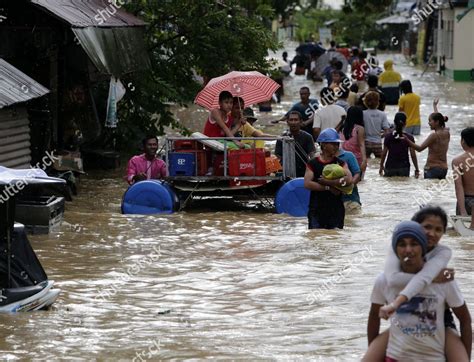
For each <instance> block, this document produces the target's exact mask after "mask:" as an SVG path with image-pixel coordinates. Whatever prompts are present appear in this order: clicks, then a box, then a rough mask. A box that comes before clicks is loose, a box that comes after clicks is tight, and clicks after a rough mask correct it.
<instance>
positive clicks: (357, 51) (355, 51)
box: [352, 48, 359, 57]
mask: <svg viewBox="0 0 474 362" xmlns="http://www.w3.org/2000/svg"><path fill="white" fill-rule="evenodd" d="M352 55H353V56H355V57H357V56H358V55H359V49H357V48H355V49H352Z"/></svg>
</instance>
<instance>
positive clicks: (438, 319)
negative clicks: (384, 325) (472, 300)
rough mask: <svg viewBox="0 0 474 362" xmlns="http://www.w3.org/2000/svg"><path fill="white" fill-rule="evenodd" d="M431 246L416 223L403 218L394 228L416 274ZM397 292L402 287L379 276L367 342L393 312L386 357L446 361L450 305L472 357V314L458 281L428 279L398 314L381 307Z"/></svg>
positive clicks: (395, 243)
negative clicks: (445, 313)
mask: <svg viewBox="0 0 474 362" xmlns="http://www.w3.org/2000/svg"><path fill="white" fill-rule="evenodd" d="M427 245H428V240H427V237H426V234H425V231H424V229H423V227H422V226H421V225H420V224H419V223H417V222H414V221H403V222H401V223H400V224H398V225H397V226H396V228H395V230H394V232H393V236H392V248H393V250H394V252H395V254H396V255H397V257H398V258H399V259H400V265H401V269H402V271H403V272H405V273H410V274H415V273H418V272H419V271H420V270H421V269H422V268H423V265H424V263H425V261H424V255H425V254H426V250H427ZM399 292H400V290H398V288H390V287H389V286H388V283H387V279H386V277H385V275H384V274H383V273H382V274H380V275H379V276H378V277H377V280H376V281H375V286H374V289H373V291H372V295H371V302H372V305H371V308H370V314H369V320H368V325H367V336H368V339H369V344H370V343H371V342H372V341H373V340H374V339H375V337H377V335H378V334H379V329H380V318H384V319H387V318H389V317H390V322H391V325H390V329H389V331H390V332H389V333H390V336H389V342H388V346H387V351H386V357H385V361H388V362H392V361H421V360H426V361H427V360H429V361H445V360H446V358H445V346H444V344H445V324H444V312H445V308H446V304H447V305H448V306H449V307H451V308H452V310H453V312H454V314H455V315H456V316H457V318H458V319H459V322H460V331H461V340H462V343H463V344H464V346H465V348H466V351H467V353H468V355H469V356H470V354H471V347H472V327H471V318H470V315H469V310H468V309H467V306H466V303H465V302H464V298H463V296H462V294H461V292H460V290H459V287H458V285H457V283H456V281H454V280H453V281H451V282H448V283H432V284H429V285H427V286H426V287H425V288H424V289H423V290H422V291H421V292H420V293H418V294H417V295H416V296H414V297H413V298H411V299H410V300H409V301H408V302H406V303H403V304H402V305H401V306H400V307H398V308H397V309H396V311H395V312H394V313H389V312H386V310H391V309H390V308H388V309H387V308H382V307H383V306H384V305H385V304H386V303H392V302H393V301H394V300H395V298H396V297H397V295H398V294H399Z"/></svg>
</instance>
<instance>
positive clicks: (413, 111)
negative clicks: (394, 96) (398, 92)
mask: <svg viewBox="0 0 474 362" xmlns="http://www.w3.org/2000/svg"><path fill="white" fill-rule="evenodd" d="M398 106H399V107H400V109H401V110H402V112H404V113H405V114H406V115H407V125H406V127H412V126H420V125H421V119H420V96H419V95H417V94H415V93H408V94H404V95H403V96H401V97H400V99H399V101H398Z"/></svg>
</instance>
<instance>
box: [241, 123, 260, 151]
mask: <svg viewBox="0 0 474 362" xmlns="http://www.w3.org/2000/svg"><path fill="white" fill-rule="evenodd" d="M240 131H241V132H242V137H253V136H252V135H253V134H254V133H255V132H256V131H257V130H256V129H255V128H254V127H253V126H252V125H251V124H250V123H248V122H247V123H245V124H244V125H243V126H242V127H241V128H240ZM254 142H255V148H264V147H265V142H264V141H252V140H243V141H242V143H246V144H249V145H251V146H253V144H254Z"/></svg>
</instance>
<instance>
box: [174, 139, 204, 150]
mask: <svg viewBox="0 0 474 362" xmlns="http://www.w3.org/2000/svg"><path fill="white" fill-rule="evenodd" d="M173 149H174V150H175V151H177V152H178V151H179V152H181V151H183V150H202V149H203V145H202V143H201V142H198V141H194V140H176V141H173Z"/></svg>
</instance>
